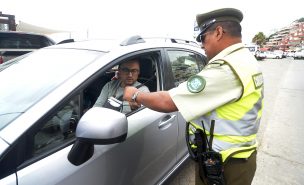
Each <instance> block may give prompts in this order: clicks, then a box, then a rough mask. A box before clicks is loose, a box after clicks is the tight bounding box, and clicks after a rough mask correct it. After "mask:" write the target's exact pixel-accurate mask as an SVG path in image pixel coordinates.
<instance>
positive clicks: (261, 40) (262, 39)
mask: <svg viewBox="0 0 304 185" xmlns="http://www.w3.org/2000/svg"><path fill="white" fill-rule="evenodd" d="M252 43H255V44H257V45H259V46H260V47H262V45H264V44H265V43H266V36H265V35H264V33H263V32H259V33H258V34H256V35H255V36H254V37H253V39H252Z"/></svg>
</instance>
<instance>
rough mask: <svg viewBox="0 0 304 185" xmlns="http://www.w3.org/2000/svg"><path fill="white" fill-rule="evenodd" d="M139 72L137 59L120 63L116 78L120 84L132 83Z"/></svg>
mask: <svg viewBox="0 0 304 185" xmlns="http://www.w3.org/2000/svg"><path fill="white" fill-rule="evenodd" d="M139 72H140V68H139V61H138V60H137V59H132V60H129V61H127V62H124V63H122V64H120V65H119V67H118V78H119V80H120V81H121V84H122V86H123V87H125V86H128V85H133V84H134V83H135V82H136V81H137V79H138V75H139Z"/></svg>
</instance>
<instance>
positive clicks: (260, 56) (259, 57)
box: [254, 51, 266, 60]
mask: <svg viewBox="0 0 304 185" xmlns="http://www.w3.org/2000/svg"><path fill="white" fill-rule="evenodd" d="M254 56H255V58H256V59H257V60H263V59H265V58H266V54H265V52H263V51H257V52H256V53H255V55H254Z"/></svg>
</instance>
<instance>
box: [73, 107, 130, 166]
mask: <svg viewBox="0 0 304 185" xmlns="http://www.w3.org/2000/svg"><path fill="white" fill-rule="evenodd" d="M127 132H128V122H127V118H126V116H125V114H123V113H120V112H117V111H115V110H111V109H107V108H101V107H93V108H91V109H90V110H88V111H87V112H86V113H85V114H84V115H83V116H82V118H81V119H80V120H79V122H78V125H77V128H76V141H75V143H74V145H73V147H72V149H71V150H70V152H69V154H68V160H69V161H70V162H71V163H72V164H74V165H76V166H78V165H81V164H83V163H84V162H86V161H87V160H89V159H90V158H91V157H92V156H93V154H94V145H108V144H114V143H120V142H123V141H125V140H126V138H127Z"/></svg>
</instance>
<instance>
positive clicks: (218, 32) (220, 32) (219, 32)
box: [214, 25, 226, 41]
mask: <svg viewBox="0 0 304 185" xmlns="http://www.w3.org/2000/svg"><path fill="white" fill-rule="evenodd" d="M214 31H215V33H216V38H217V41H219V40H221V39H222V38H223V36H224V34H225V33H226V32H225V30H224V28H223V27H222V26H220V25H218V26H217V27H216V28H215V30H214Z"/></svg>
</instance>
